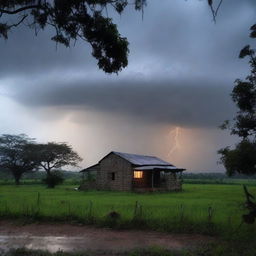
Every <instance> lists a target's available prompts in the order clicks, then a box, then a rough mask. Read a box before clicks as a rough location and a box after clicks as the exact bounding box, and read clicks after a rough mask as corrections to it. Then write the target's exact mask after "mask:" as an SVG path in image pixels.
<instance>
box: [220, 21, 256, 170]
mask: <svg viewBox="0 0 256 256" xmlns="http://www.w3.org/2000/svg"><path fill="white" fill-rule="evenodd" d="M250 29H251V34H250V37H251V38H256V24H255V25H253V26H252V27H251V28H250ZM245 57H248V58H249V65H250V68H251V70H250V74H249V75H248V76H247V77H246V79H245V80H240V79H237V80H236V81H235V85H234V88H233V91H232V94H231V96H232V100H233V101H234V102H235V104H236V106H237V107H238V109H239V110H238V112H237V114H236V116H235V118H234V119H233V122H232V123H230V122H229V121H225V122H224V124H223V125H222V127H221V128H223V129H229V130H230V131H231V134H235V135H237V136H239V137H240V138H241V141H240V142H239V143H238V144H237V145H236V146H235V148H234V149H230V148H229V147H226V148H224V149H221V150H219V153H220V154H221V162H222V163H223V164H224V166H225V168H226V170H227V174H228V175H233V174H235V173H243V174H247V175H252V174H255V173H256V50H255V49H252V48H251V46H250V45H246V46H245V47H244V48H243V49H242V50H241V52H240V55H239V58H245Z"/></svg>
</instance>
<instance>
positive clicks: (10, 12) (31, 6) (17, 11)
mask: <svg viewBox="0 0 256 256" xmlns="http://www.w3.org/2000/svg"><path fill="white" fill-rule="evenodd" d="M35 8H36V9H38V8H42V6H41V5H29V6H25V7H21V8H19V9H16V10H14V11H8V10H4V9H0V13H5V14H17V13H19V12H22V11H26V10H29V9H35Z"/></svg>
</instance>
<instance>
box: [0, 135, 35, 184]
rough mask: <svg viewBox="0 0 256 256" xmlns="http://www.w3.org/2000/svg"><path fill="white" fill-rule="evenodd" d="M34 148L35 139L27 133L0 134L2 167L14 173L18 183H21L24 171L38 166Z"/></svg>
mask: <svg viewBox="0 0 256 256" xmlns="http://www.w3.org/2000/svg"><path fill="white" fill-rule="evenodd" d="M33 148H34V139H31V138H29V137H28V136H26V135H25V134H20V135H9V134H3V135H2V136H0V168H4V169H6V170H8V171H10V172H11V173H12V175H13V176H14V179H15V184H16V185H19V182H20V179H21V177H22V175H23V173H25V172H30V171H33V170H36V169H37V167H38V163H37V162H36V160H35V154H34V153H35V152H34V150H33Z"/></svg>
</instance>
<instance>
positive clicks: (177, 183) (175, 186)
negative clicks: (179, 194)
mask: <svg viewBox="0 0 256 256" xmlns="http://www.w3.org/2000/svg"><path fill="white" fill-rule="evenodd" d="M164 186H165V188H166V190H168V191H181V190H182V181H181V180H180V179H179V178H178V177H177V175H176V173H166V174H165V184H164Z"/></svg>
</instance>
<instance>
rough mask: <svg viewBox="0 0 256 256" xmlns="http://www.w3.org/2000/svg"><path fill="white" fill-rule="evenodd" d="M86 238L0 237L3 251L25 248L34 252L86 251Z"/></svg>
mask: <svg viewBox="0 0 256 256" xmlns="http://www.w3.org/2000/svg"><path fill="white" fill-rule="evenodd" d="M84 240H85V237H65V236H63V237H62V236H0V248H1V249H2V250H3V251H8V250H10V249H16V248H21V247H25V248H28V249H33V250H47V251H49V252H56V251H59V250H61V251H73V250H74V248H75V249H76V250H86V249H87V248H86V246H85V243H84Z"/></svg>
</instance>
